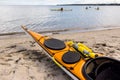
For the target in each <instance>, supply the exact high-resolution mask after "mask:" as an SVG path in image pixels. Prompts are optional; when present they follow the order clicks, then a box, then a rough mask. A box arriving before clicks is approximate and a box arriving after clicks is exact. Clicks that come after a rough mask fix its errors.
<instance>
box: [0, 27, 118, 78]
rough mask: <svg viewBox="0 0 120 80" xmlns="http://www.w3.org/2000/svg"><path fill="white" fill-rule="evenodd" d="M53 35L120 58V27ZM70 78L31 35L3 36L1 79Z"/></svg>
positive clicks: (0, 64) (0, 38) (0, 62)
mask: <svg viewBox="0 0 120 80" xmlns="http://www.w3.org/2000/svg"><path fill="white" fill-rule="evenodd" d="M49 36H51V37H54V38H57V39H61V40H64V41H66V40H74V41H76V42H81V43H84V44H86V45H87V46H89V47H90V48H91V49H92V50H93V51H94V52H99V53H103V54H105V55H106V56H108V57H112V58H116V59H119V60H120V29H109V30H101V31H90V32H82V33H69V34H53V35H49ZM70 79H71V78H70V77H69V76H68V75H66V74H65V73H64V72H63V71H62V70H61V69H60V68H59V67H57V66H56V65H55V64H54V63H53V62H52V60H50V58H49V57H48V56H47V55H46V54H45V52H44V51H43V50H42V49H41V48H40V47H39V46H38V45H37V44H36V43H35V42H34V41H33V40H32V39H31V38H29V37H28V36H26V35H20V34H17V35H10V36H9V35H7V36H5V35H4V36H0V80H70Z"/></svg>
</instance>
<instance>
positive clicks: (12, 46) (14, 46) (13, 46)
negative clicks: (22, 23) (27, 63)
mask: <svg viewBox="0 0 120 80" xmlns="http://www.w3.org/2000/svg"><path fill="white" fill-rule="evenodd" d="M16 47H17V45H11V46H9V47H7V48H16Z"/></svg>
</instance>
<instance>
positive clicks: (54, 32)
mask: <svg viewBox="0 0 120 80" xmlns="http://www.w3.org/2000/svg"><path fill="white" fill-rule="evenodd" d="M111 29H120V27H110V28H98V29H91V28H90V29H89V28H86V29H81V28H71V29H68V28H66V29H58V30H48V31H35V32H38V33H40V34H66V33H67V34H69V33H78V32H79V33H81V32H93V31H103V30H111ZM9 35H26V34H25V32H24V31H23V32H8V33H0V36H9Z"/></svg>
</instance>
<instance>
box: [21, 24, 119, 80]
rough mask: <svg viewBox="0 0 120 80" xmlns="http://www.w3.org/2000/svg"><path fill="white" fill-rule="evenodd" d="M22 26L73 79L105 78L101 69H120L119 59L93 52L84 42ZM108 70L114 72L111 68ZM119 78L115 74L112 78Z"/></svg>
mask: <svg viewBox="0 0 120 80" xmlns="http://www.w3.org/2000/svg"><path fill="white" fill-rule="evenodd" d="M22 28H23V29H24V31H25V32H26V33H28V34H29V35H30V36H31V37H32V38H33V39H34V40H35V42H37V43H38V45H39V46H40V47H42V48H43V49H44V50H45V51H46V52H47V54H48V56H49V57H50V58H51V59H52V60H53V61H54V62H55V63H56V64H57V66H59V67H60V68H61V69H62V70H64V71H65V72H66V73H67V74H68V75H69V76H70V77H71V78H72V79H73V80H105V79H104V78H103V77H101V72H103V70H105V69H108V67H112V68H114V67H115V69H119V70H120V64H118V63H120V61H118V60H115V59H111V58H108V57H103V56H102V55H101V54H99V53H94V52H93V51H92V50H91V49H90V48H88V47H87V46H85V45H84V44H81V43H74V42H73V41H68V42H64V41H61V40H59V39H55V38H51V37H48V36H43V35H41V34H39V33H36V32H34V31H31V30H28V29H27V28H26V27H25V26H22ZM107 65H109V66H107ZM111 65H114V66H111ZM118 66H119V67H118ZM110 71H112V72H114V71H113V70H110ZM114 73H116V72H114ZM102 74H105V73H102ZM118 74H119V73H118ZM119 78H120V77H119V76H117V78H114V80H118V79H119ZM119 80H120V79H119Z"/></svg>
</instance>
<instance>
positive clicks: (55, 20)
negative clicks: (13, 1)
mask: <svg viewBox="0 0 120 80" xmlns="http://www.w3.org/2000/svg"><path fill="white" fill-rule="evenodd" d="M61 7H63V9H65V10H63V11H57V10H56V11H53V10H51V9H60V8H61ZM67 10H68V11H67ZM21 25H25V26H27V27H28V28H30V29H32V30H34V31H37V32H40V31H55V30H66V29H67V30H71V31H85V30H97V29H106V28H107V29H109V28H118V27H120V6H39V5H36V6H35V5H34V6H33V5H31V6H30V5H29V6H25V5H22V6H17V5H15V6H0V33H10V32H23V30H22V29H21V27H20V26H21Z"/></svg>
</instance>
